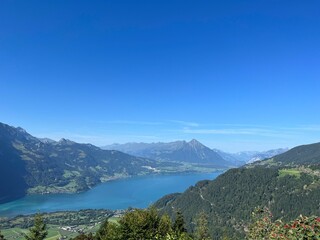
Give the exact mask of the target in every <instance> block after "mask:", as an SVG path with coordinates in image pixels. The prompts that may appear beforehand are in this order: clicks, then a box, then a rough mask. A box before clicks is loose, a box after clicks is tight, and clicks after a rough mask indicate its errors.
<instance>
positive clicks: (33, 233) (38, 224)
mask: <svg viewBox="0 0 320 240" xmlns="http://www.w3.org/2000/svg"><path fill="white" fill-rule="evenodd" d="M47 235H48V231H47V225H46V224H45V223H44V222H43V219H42V216H41V215H40V214H37V215H36V216H35V217H34V225H33V227H32V228H30V229H29V234H26V235H25V238H26V240H43V239H45V237H46V236H47Z"/></svg>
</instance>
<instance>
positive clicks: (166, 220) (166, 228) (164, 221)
mask: <svg viewBox="0 0 320 240" xmlns="http://www.w3.org/2000/svg"><path fill="white" fill-rule="evenodd" d="M171 225H172V223H171V219H170V217H169V216H168V215H167V214H164V215H162V217H161V218H160V222H159V226H158V234H157V236H158V238H159V239H162V238H165V237H166V236H167V235H168V234H171V233H172V227H171Z"/></svg>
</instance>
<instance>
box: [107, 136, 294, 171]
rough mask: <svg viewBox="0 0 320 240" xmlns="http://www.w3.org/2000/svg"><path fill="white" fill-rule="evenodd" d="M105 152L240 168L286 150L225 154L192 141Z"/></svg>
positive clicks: (117, 146) (114, 147) (121, 146)
mask: <svg viewBox="0 0 320 240" xmlns="http://www.w3.org/2000/svg"><path fill="white" fill-rule="evenodd" d="M102 148H103V149H107V150H118V151H121V152H125V153H128V154H131V155H134V156H139V157H146V158H151V159H157V160H165V161H183V162H192V163H202V164H213V163H215V164H220V165H221V166H241V165H244V164H246V163H251V162H254V161H258V160H262V159H265V158H270V157H273V156H275V155H278V154H280V153H283V152H286V151H288V149H287V148H279V149H273V150H269V151H263V152H258V151H243V152H238V153H227V152H224V151H221V150H218V149H210V148H208V147H206V146H205V145H203V144H202V143H200V142H199V141H197V140H195V139H193V140H191V141H190V142H186V141H175V142H169V143H163V142H158V143H135V142H131V143H125V144H112V145H108V146H104V147H102Z"/></svg>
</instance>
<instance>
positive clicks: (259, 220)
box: [247, 208, 320, 240]
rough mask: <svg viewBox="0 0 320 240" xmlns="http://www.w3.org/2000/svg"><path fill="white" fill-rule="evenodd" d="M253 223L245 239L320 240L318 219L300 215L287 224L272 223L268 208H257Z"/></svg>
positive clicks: (280, 222)
mask: <svg viewBox="0 0 320 240" xmlns="http://www.w3.org/2000/svg"><path fill="white" fill-rule="evenodd" d="M252 215H253V219H254V222H253V223H252V224H251V225H250V228H249V232H248V236H247V238H248V239H250V240H256V239H288V240H294V239H310V240H316V239H320V217H316V216H311V217H306V216H302V215H300V216H299V217H298V218H297V219H295V220H293V221H290V222H288V223H285V222H282V221H281V220H277V221H272V214H271V212H270V211H269V209H268V208H257V209H256V210H255V211H254V212H253V213H252Z"/></svg>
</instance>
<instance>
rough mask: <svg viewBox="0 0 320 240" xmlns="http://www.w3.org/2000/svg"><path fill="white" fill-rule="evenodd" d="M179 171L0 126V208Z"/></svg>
mask: <svg viewBox="0 0 320 240" xmlns="http://www.w3.org/2000/svg"><path fill="white" fill-rule="evenodd" d="M178 166H179V164H177V163H166V162H159V161H154V160H150V159H146V158H141V157H134V156H131V155H128V154H125V153H122V152H119V151H107V150H102V149H100V148H98V147H95V146H93V145H91V144H79V143H76V142H72V141H70V140H66V139H61V140H60V141H58V142H55V141H47V140H42V139H38V138H36V137H33V136H31V135H30V134H28V133H27V132H26V131H25V130H23V129H22V128H14V127H11V126H8V125H6V124H3V123H0V203H1V202H6V201H10V200H12V199H15V198H18V197H21V196H23V195H24V194H25V193H26V192H29V193H60V192H78V191H82V190H86V189H88V188H90V187H92V186H94V185H96V184H98V183H100V182H103V181H107V180H110V179H116V178H120V177H126V176H132V175H142V174H150V173H155V172H156V173H158V172H161V171H162V170H163V169H165V170H164V171H166V170H167V169H170V168H171V169H175V168H176V167H178Z"/></svg>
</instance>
